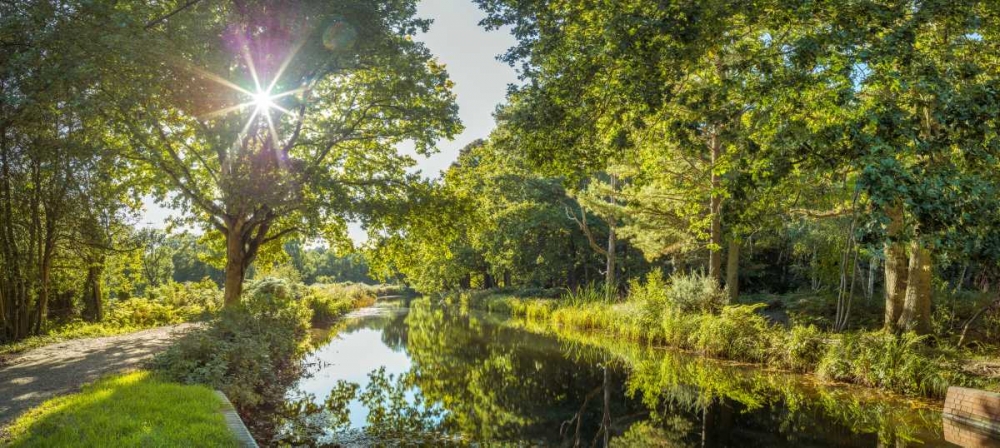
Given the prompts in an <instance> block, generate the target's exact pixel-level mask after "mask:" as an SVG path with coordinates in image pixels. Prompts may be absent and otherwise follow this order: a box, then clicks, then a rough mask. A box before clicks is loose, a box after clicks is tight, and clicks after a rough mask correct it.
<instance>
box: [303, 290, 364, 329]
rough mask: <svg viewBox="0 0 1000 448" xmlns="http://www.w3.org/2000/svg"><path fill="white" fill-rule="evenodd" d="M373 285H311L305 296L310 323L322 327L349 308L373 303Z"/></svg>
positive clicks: (345, 312)
mask: <svg viewBox="0 0 1000 448" xmlns="http://www.w3.org/2000/svg"><path fill="white" fill-rule="evenodd" d="M376 298H377V296H376V289H375V287H372V286H368V285H365V284H362V283H335V284H328V285H312V286H310V287H309V292H308V295H307V296H306V298H305V303H306V306H308V307H309V309H311V310H312V313H313V314H312V325H313V326H314V327H323V326H328V325H330V324H332V323H333V322H334V321H335V320H337V319H338V318H339V317H341V316H343V315H344V314H347V313H348V312H350V311H351V310H354V309H356V308H361V307H365V306H371V305H373V304H375V300H376Z"/></svg>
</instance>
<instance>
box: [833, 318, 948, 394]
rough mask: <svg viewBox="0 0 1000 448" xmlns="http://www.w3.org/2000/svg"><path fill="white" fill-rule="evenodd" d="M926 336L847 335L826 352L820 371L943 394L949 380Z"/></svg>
mask: <svg viewBox="0 0 1000 448" xmlns="http://www.w3.org/2000/svg"><path fill="white" fill-rule="evenodd" d="M924 339H925V337H923V336H917V335H916V334H914V333H905V334H903V335H900V336H896V335H894V334H891V333H887V332H883V331H877V332H869V333H849V334H845V335H844V336H843V337H841V339H840V340H839V341H838V342H837V343H835V344H832V345H831V346H830V347H829V348H828V349H827V351H826V353H824V355H823V358H822V360H821V361H820V363H819V368H818V373H819V375H820V376H822V377H824V378H828V379H833V380H839V381H848V382H854V383H859V384H863V385H866V386H871V387H882V388H886V389H890V390H893V391H896V392H900V393H904V394H919V395H924V396H929V397H940V396H943V395H944V393H945V390H946V389H947V387H948V381H947V379H946V378H945V374H944V372H943V371H942V369H941V367H940V365H939V363H938V362H937V361H936V360H934V359H932V358H931V357H929V356H927V353H925V349H924V347H923V341H924Z"/></svg>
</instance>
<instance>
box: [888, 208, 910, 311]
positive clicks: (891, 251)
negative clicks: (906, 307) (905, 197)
mask: <svg viewBox="0 0 1000 448" xmlns="http://www.w3.org/2000/svg"><path fill="white" fill-rule="evenodd" d="M887 214H888V215H889V228H888V232H887V233H888V234H887V236H888V241H887V242H886V244H885V328H886V329H887V330H890V331H896V330H897V329H898V328H896V324H897V323H898V322H899V316H900V314H901V313H902V312H903V301H904V299H905V297H906V283H907V276H908V271H907V262H906V248H905V247H904V246H903V243H901V242H900V241H899V238H901V237H902V233H903V208H902V206H900V205H895V206H893V207H892V208H890V209H889V210H888V211H887Z"/></svg>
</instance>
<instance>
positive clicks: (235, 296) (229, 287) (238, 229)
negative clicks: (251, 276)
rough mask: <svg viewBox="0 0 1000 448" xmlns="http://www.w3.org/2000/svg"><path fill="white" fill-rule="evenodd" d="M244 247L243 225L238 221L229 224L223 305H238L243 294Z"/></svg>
mask: <svg viewBox="0 0 1000 448" xmlns="http://www.w3.org/2000/svg"><path fill="white" fill-rule="evenodd" d="M246 256H247V254H246V249H245V248H244V244H243V227H242V226H241V225H239V224H238V223H237V224H236V225H230V226H229V231H228V232H227V233H226V283H225V293H224V295H223V297H224V306H226V307H229V306H232V305H238V304H239V303H240V297H241V296H242V295H243V279H244V277H246V266H247V263H246Z"/></svg>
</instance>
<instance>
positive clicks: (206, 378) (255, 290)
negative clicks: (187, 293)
mask: <svg viewBox="0 0 1000 448" xmlns="http://www.w3.org/2000/svg"><path fill="white" fill-rule="evenodd" d="M377 291H378V289H377V287H372V286H366V285H361V284H327V285H313V286H305V285H302V284H301V283H294V282H289V281H286V280H278V279H261V280H258V281H255V282H254V283H252V284H250V285H248V286H247V290H246V293H245V295H244V297H243V301H242V303H241V304H240V305H239V306H235V307H228V308H226V309H223V310H222V311H221V312H219V313H217V315H216V316H215V317H214V318H213V319H212V320H211V321H210V322H209V324H208V325H206V326H205V327H204V328H202V329H199V330H197V331H193V332H190V333H189V334H187V335H185V336H184V337H183V338H181V339H180V340H178V341H177V343H176V344H175V345H174V346H172V347H171V348H169V349H168V350H167V351H165V352H163V353H161V354H160V355H158V356H157V357H156V358H155V359H154V362H153V365H154V367H155V369H156V370H157V371H158V372H160V373H162V374H163V375H164V376H165V377H166V378H168V379H170V380H172V381H177V382H180V383H184V384H201V385H206V386H209V387H210V388H213V389H219V390H222V391H223V392H225V394H226V396H228V397H229V399H230V400H231V401H232V402H233V405H234V406H235V407H236V409H237V410H238V411H239V413H240V415H241V416H242V417H243V419H244V421H245V422H246V423H247V426H248V428H249V429H250V431H251V433H253V435H254V437H255V438H257V440H259V441H261V442H262V443H265V444H267V443H268V442H270V441H271V440H272V438H273V436H274V435H275V429H276V425H277V422H278V419H279V416H280V414H281V413H280V412H279V411H280V410H281V407H282V406H283V405H284V398H285V394H286V392H287V391H288V388H289V387H291V385H292V384H294V383H295V381H297V380H298V379H299V378H300V377H301V376H302V374H303V372H304V369H305V365H304V362H303V359H304V356H305V354H306V353H307V352H308V351H309V350H310V348H311V346H312V344H313V341H311V340H310V334H311V332H310V329H311V328H315V327H324V326H329V325H331V324H333V323H334V322H336V321H337V320H338V319H339V318H340V317H342V316H343V315H344V314H346V313H348V312H350V311H352V310H354V309H357V308H361V307H365V306H370V305H372V304H374V302H375V300H376V295H377Z"/></svg>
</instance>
